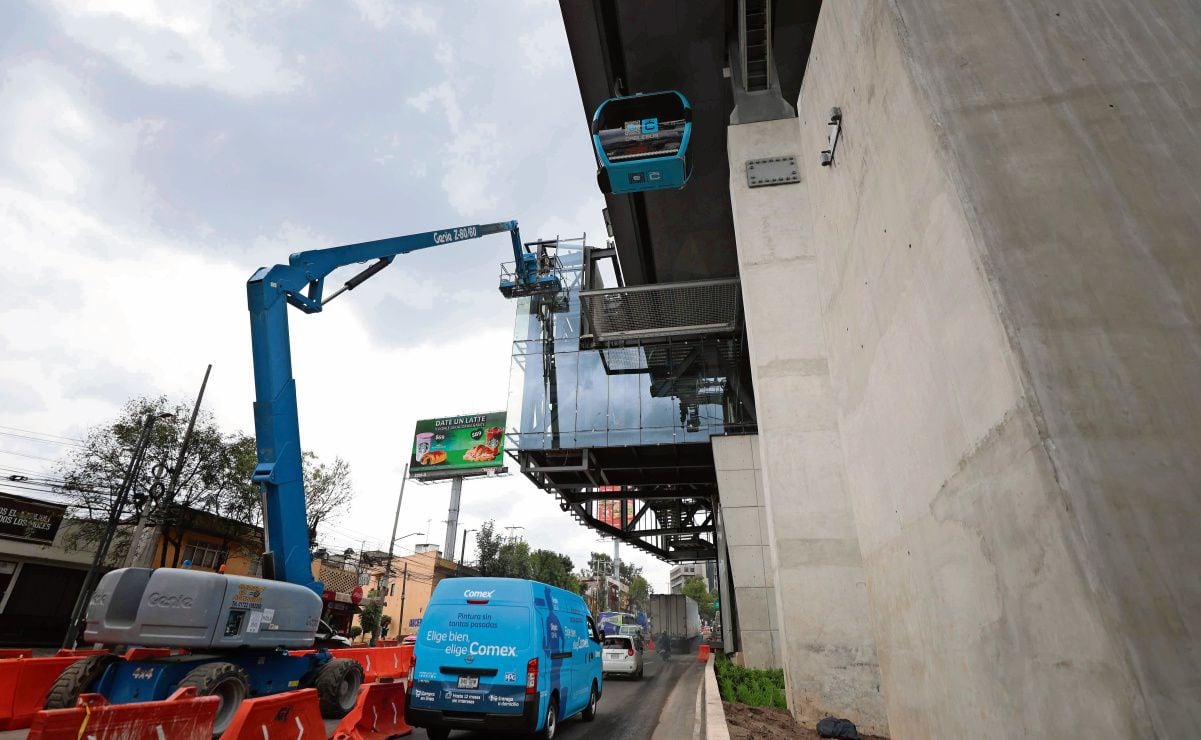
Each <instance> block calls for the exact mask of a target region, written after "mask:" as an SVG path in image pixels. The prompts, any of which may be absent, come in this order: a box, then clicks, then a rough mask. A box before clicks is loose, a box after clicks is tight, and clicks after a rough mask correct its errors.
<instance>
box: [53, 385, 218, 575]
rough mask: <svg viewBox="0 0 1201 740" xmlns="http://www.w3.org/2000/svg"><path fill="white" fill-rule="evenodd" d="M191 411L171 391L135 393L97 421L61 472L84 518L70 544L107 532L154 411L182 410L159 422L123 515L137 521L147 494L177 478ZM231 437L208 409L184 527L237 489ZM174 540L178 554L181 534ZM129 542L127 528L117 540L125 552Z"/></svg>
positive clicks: (186, 495)
mask: <svg viewBox="0 0 1201 740" xmlns="http://www.w3.org/2000/svg"><path fill="white" fill-rule="evenodd" d="M191 411H192V409H191V406H189V405H187V404H184V403H172V402H171V401H169V400H168V399H167V398H166V397H164V396H160V397H158V398H135V399H132V400H130V401H129V402H127V403H126V404H125V406H124V407H123V408H122V410H121V413H120V414H119V415H118V416H117V418H116V419H115V420H114V421H113V422H111V423H109V424H105V425H101V426H97V427H93V428H92V429H90V430H89V431H88V433H87V435H86V437H85V439H84V444H83V446H82V447H81V448H79V449H77V450H75V451H74V452H72V453H71V454H70V455H68V457H67V458H66V459H65V460H63V461H62V462H61V463H59V465H58V468H57V473H58V476H59V477H60V478H61V479H62V481H63V483H62V485H61V486H60V487H59V490H60V492H62V493H64V494H66V495H67V496H69V497H70V498H71V499H72V504H73V506H74V507H75V512H76V515H77V516H78V517H79V518H80V519H81V520H82V521H81V522H80V526H79V527H77V528H74V529H73V530H72V532H71V533H70V534H68V536H67V539H66V540H65V542H64V544H65V546H66V547H67V548H68V549H87V547H89V546H90V545H92V544H94V543H96V542H98V541H99V540H100V538H101V537H102V536H103V533H104V529H105V526H106V522H107V519H108V517H109V514H110V513H111V511H112V507H113V506H114V505H115V503H116V493H117V491H118V489H120V487H121V485H122V482H123V480H124V478H125V470H126V468H127V467H128V465H129V462H130V457H131V455H132V454H133V448H134V445H135V443H136V441H137V438H138V436H139V434H140V432H141V429H142V425H143V424H144V423H145V419H146V417H147V416H148V415H157V414H163V413H170V414H174V416H173V417H171V418H165V419H161V420H159V421H157V422H156V423H155V424H154V426H153V427H152V430H151V434H150V438H149V443H148V445H147V448H146V453H145V458H144V464H143V465H142V467H141V470H140V472H139V475H138V477H137V479H136V480H135V481H133V485H132V487H131V489H130V500H129V501H128V502H127V503H126V506H125V507H124V508H123V509H122V511H120V512H118V517H119V518H118V521H120V522H128V521H132V520H133V519H134V518H135V517H136V514H137V511H138V509H139V508H140V506H141V504H142V502H143V501H144V500H145V499H146V497H148V496H152V495H161V491H162V489H163V488H164V487H165V485H166V484H167V482H168V479H169V473H168V472H167V468H168V466H172V465H175V462H176V458H177V457H178V454H179V447H180V445H181V444H182V443H183V437H184V433H185V430H186V428H187V423H188V418H189V416H190V415H191ZM226 443H227V440H226V439H225V437H224V436H223V435H222V433H221V431H220V429H218V428H217V425H216V424H215V423H214V421H213V418H212V415H211V414H210V413H208V412H205V411H203V410H202V411H201V412H200V415H199V416H198V417H197V419H196V427H195V429H194V430H193V433H192V442H191V444H190V445H189V447H188V452H187V455H185V456H184V459H183V463H182V466H181V470H180V472H179V482H178V485H177V488H176V491H175V496H174V499H173V501H172V507H171V509H170V511H171V513H172V514H173V515H174V517H175V520H176V521H175V523H176V524H177V525H179V526H180V527H186V526H188V525H189V524H191V523H192V520H193V519H194V514H193V512H196V511H212V510H213V509H214V508H215V506H216V504H217V502H218V501H221V500H222V499H223V498H224V497H226V496H228V495H233V489H235V488H237V485H238V484H237V483H236V482H235V479H234V476H233V475H231V470H230V466H231V464H232V463H231V458H230V456H229V455H228V454H227V448H226ZM156 473H157V477H156ZM156 483H157V485H156ZM121 535H124V536H121ZM173 544H175V545H176V554H177V556H178V546H179V544H180V542H178V541H176V542H174V543H173ZM128 545H129V541H128V535H127V534H125V533H121V534H120V535H119V536H118V539H116V540H114V543H113V550H112V554H113V556H114V557H115V558H123V557H124V555H125V552H126V549H127V547H128ZM164 554H165V549H164Z"/></svg>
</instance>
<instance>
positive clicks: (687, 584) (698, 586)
mask: <svg viewBox="0 0 1201 740" xmlns="http://www.w3.org/2000/svg"><path fill="white" fill-rule="evenodd" d="M682 590H683V592H684V595H685V596H687V597H689V598H690V599H692V600H693V601H695V602H696V607H697V611H698V612H700V615H701V616H702V617H704V618H705V619H713V617H714V616H715V615H716V614H717V610H716V609H714V608H713V602H715V601H717V597H716V596H714V595H713V594H711V593H709V589H708V588H706V587H705V579H703V578H701V577H700V576H689V577H688V578H687V579H686V580H685V581H684V588H683V589H682Z"/></svg>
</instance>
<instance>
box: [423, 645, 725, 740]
mask: <svg viewBox="0 0 1201 740" xmlns="http://www.w3.org/2000/svg"><path fill="white" fill-rule="evenodd" d="M647 657H648V660H647V662H646V671H645V675H644V676H643V677H642V680H641V681H639V680H636V679H628V678H612V677H609V676H606V677H605V683H604V689H603V691H602V692H601V693H602V696H601V699H600V702H598V703H597V711H596V719H595V720H593V721H592V722H585V721H584V720H582V719H580V717H579V715H577V716H575V717H572V718H571V719H569V720H567V721H565V722H563V723H561V724H560V725H559V731H558V732H556V733H555V738H556V740H650V738H651V736H652V735H653V734H654V732H655V728H656V726H657V725H658V724H659V715H660V713H661V712H662V711H663V705H664V704H665V703H666V702H667V700H668V697H669V696H670V695H671V693H672V689H674V688H676V687H677V686H678V687H679V693H678V694H677V695H676V697H675V699H674V700H673V702H672V705H673V706H676V705H679V706H680V707H681V708H683V709H684V710H685V711H682V712H678V713H677V712H673V713H672V717H670V718H665V720H667V721H668V722H671V723H673V724H675V725H676V726H677V727H678V728H679V729H678V730H677V729H672V730H670V731H668V732H667V733H666V736H668V737H673V738H687V737H691V736H692V723H693V716H692V710H693V706H694V703H695V698H696V690H697V686H698V685H699V682H700V679H701V677H702V676H703V672H702V669H701V664H700V663H697V662H696V659H695V658H693V657H692V656H690V655H689V656H684V655H675V656H672V658H671V660H669V661H668V662H666V663H664V662H663V661H662V660H661V659H660V658H658V657H656V656H655V655H654V654H650V655H648V656H647ZM663 734H664V733H662V732H661V733H660V735H661V736H662V735H663ZM409 737H410V738H420V740H426V738H427V737H428V736H427V735H426V734H425V730H421V729H415V730H414V731H413V734H411V735H409ZM450 737H451V740H483V739H484V738H495V737H496V735H493V734H489V733H487V732H467V731H456V732H452V733H451V735H450Z"/></svg>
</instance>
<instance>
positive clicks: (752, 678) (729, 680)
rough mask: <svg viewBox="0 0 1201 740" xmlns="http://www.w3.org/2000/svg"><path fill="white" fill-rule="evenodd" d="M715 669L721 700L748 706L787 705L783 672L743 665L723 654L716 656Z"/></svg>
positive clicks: (783, 706)
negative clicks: (735, 662) (736, 663)
mask: <svg viewBox="0 0 1201 740" xmlns="http://www.w3.org/2000/svg"><path fill="white" fill-rule="evenodd" d="M714 670H715V671H716V672H717V687H718V689H719V690H720V692H721V698H722V699H723V700H725V701H731V702H737V703H739V704H746V705H747V706H751V707H775V708H776V709H787V708H788V701H787V700H786V699H785V698H784V671H781V670H774V671H763V670H759V669H757V668H743V667H742V666H739V665H735V664H734V663H733V662H731V661H730V659H729V658H727V657H725V656H724V655H719V656H717V661H716V662H715V663H714Z"/></svg>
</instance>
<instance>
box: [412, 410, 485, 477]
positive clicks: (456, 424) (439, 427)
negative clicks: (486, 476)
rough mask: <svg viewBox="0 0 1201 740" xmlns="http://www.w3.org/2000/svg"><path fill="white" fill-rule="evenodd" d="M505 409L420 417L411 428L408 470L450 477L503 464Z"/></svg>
mask: <svg viewBox="0 0 1201 740" xmlns="http://www.w3.org/2000/svg"><path fill="white" fill-rule="evenodd" d="M504 451H505V412H504V411H494V412H492V413H489V414H474V415H471V416H444V417H441V418H437V419H422V420H420V421H418V422H417V429H416V430H415V431H414V432H413V447H412V450H411V453H412V454H411V459H410V460H409V472H410V473H411V474H412V475H413V476H414V477H417V478H438V477H453V476H454V475H471V474H473V473H486V472H488V471H489V470H499V469H500V468H501V467H502V466H503V465H504Z"/></svg>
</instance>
